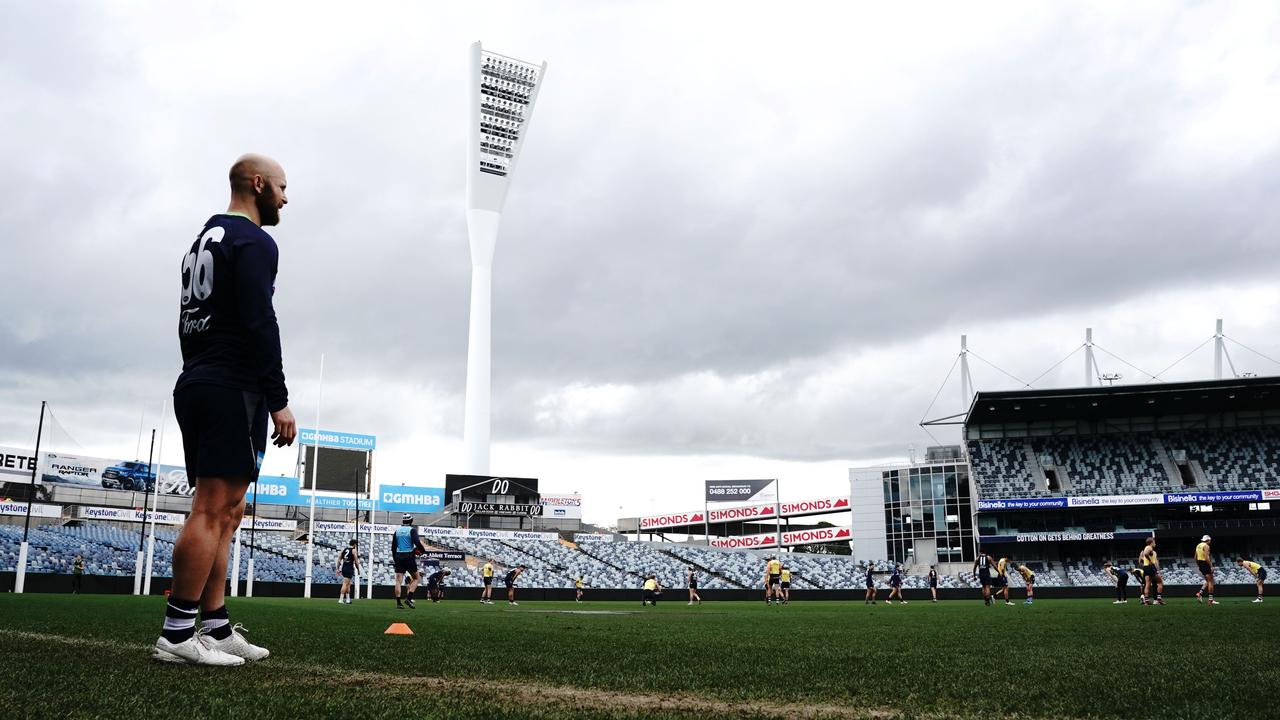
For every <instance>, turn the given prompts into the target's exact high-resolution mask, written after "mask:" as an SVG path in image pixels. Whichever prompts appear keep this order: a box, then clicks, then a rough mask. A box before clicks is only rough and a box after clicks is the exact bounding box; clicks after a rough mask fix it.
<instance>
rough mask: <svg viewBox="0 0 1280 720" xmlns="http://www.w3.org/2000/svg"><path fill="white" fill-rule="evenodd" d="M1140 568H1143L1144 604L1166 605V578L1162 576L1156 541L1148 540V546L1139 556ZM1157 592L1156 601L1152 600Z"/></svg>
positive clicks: (1153, 539)
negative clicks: (1152, 596)
mask: <svg viewBox="0 0 1280 720" xmlns="http://www.w3.org/2000/svg"><path fill="white" fill-rule="evenodd" d="M1138 566H1139V567H1141V568H1142V604H1143V605H1150V604H1152V602H1154V603H1155V604H1156V605H1163V604H1164V578H1163V577H1161V576H1160V558H1159V557H1158V556H1157V555H1156V539H1155V538H1154V537H1149V538H1147V544H1146V546H1145V547H1143V548H1142V552H1141V553H1139V554H1138ZM1153 590H1154V591H1155V600H1154V601H1153V600H1152V599H1151V594H1152V591H1153Z"/></svg>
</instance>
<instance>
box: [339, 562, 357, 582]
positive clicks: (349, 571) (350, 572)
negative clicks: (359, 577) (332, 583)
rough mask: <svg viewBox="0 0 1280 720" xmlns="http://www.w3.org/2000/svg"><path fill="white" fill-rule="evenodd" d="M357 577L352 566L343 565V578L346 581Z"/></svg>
mask: <svg viewBox="0 0 1280 720" xmlns="http://www.w3.org/2000/svg"><path fill="white" fill-rule="evenodd" d="M355 576H356V571H355V568H353V567H351V566H350V565H343V566H342V577H344V578H346V579H348V580H350V579H351V578H353V577H355Z"/></svg>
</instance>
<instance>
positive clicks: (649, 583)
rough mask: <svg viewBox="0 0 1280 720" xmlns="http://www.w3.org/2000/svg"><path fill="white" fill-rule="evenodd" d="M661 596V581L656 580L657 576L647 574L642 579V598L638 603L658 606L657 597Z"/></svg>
mask: <svg viewBox="0 0 1280 720" xmlns="http://www.w3.org/2000/svg"><path fill="white" fill-rule="evenodd" d="M660 597H662V583H660V582H658V578H657V577H656V576H654V575H649V576H647V577H646V578H645V579H644V599H643V600H641V601H640V605H641V606H644V605H652V606H654V607H658V598H660Z"/></svg>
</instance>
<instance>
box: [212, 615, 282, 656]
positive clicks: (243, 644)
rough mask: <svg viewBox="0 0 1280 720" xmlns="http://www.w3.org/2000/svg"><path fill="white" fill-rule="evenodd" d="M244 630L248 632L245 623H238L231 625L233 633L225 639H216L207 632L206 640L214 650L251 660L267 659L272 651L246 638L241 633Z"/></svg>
mask: <svg viewBox="0 0 1280 720" xmlns="http://www.w3.org/2000/svg"><path fill="white" fill-rule="evenodd" d="M242 631H243V632H248V631H247V630H245V628H244V626H243V625H241V624H240V623H236V624H235V625H232V626H231V634H230V635H228V636H227V638H226V639H225V640H215V639H214V638H211V637H209V636H208V635H207V634H205V636H204V641H205V642H206V643H208V644H209V647H211V648H213V649H214V650H220V651H222V652H223V653H226V654H228V655H233V656H235V657H238V658H243V659H244V660H248V661H250V662H256V661H258V660H266V659H267V656H269V655H270V654H271V651H270V650H267V649H266V648H264V647H258V646H257V645H254V644H253V643H251V642H249V641H248V640H246V639H245V637H244V635H241V634H240V633H241V632H242Z"/></svg>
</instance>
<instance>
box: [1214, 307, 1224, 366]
mask: <svg viewBox="0 0 1280 720" xmlns="http://www.w3.org/2000/svg"><path fill="white" fill-rule="evenodd" d="M1225 349H1226V348H1225V346H1224V345H1223V342H1222V318H1218V325H1217V328H1216V329H1215V330H1214V331H1213V379H1214V380H1221V379H1222V353H1223V350H1225Z"/></svg>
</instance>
